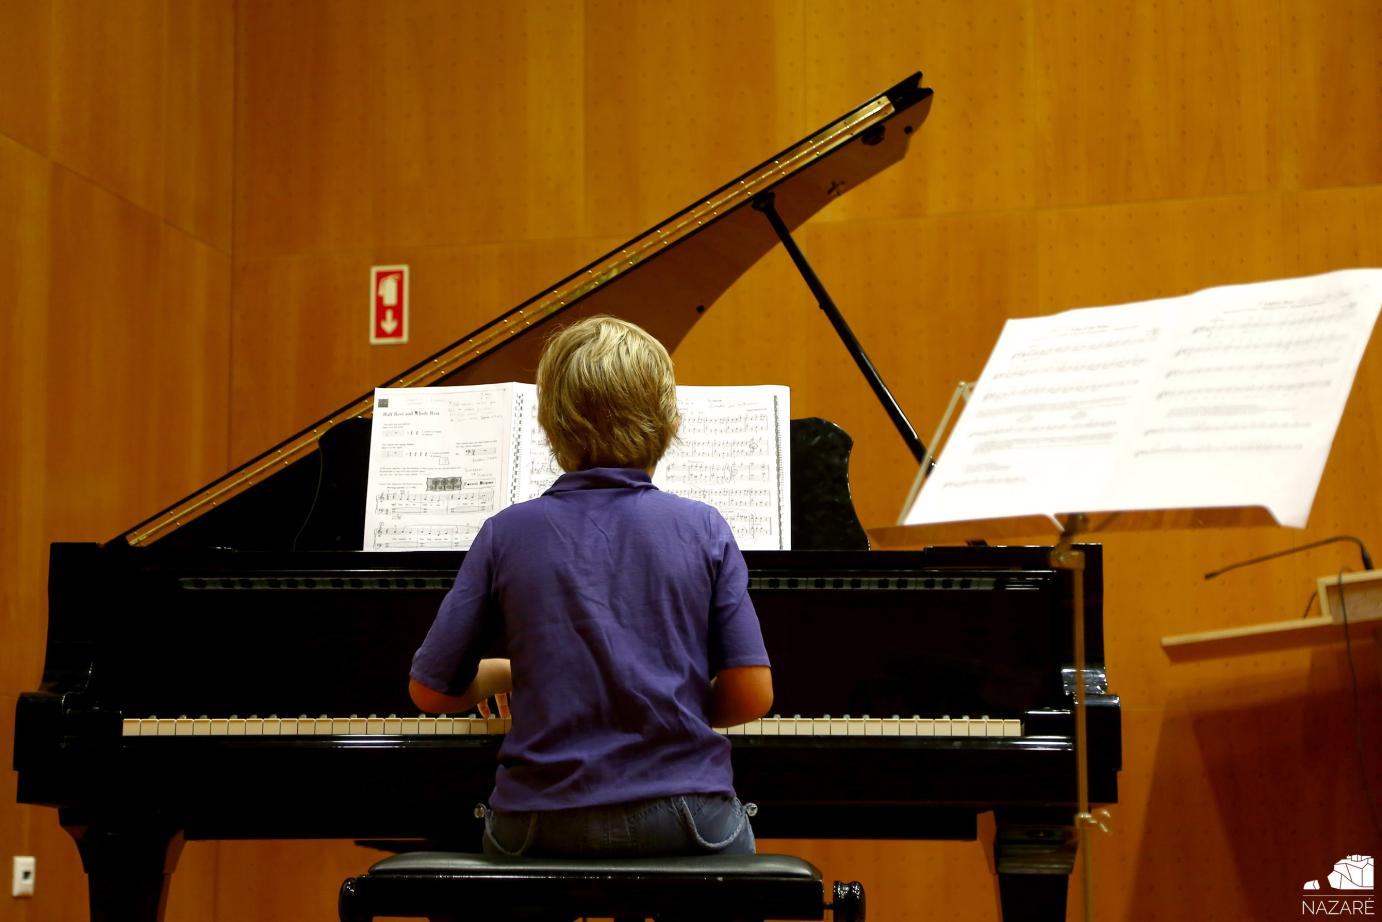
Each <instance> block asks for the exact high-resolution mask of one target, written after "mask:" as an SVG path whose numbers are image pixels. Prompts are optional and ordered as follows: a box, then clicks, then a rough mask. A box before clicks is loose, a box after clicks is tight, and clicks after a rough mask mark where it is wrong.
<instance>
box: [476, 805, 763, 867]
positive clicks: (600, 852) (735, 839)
mask: <svg viewBox="0 0 1382 922" xmlns="http://www.w3.org/2000/svg"><path fill="white" fill-rule="evenodd" d="M484 814H485V834H484V850H485V854H486V855H490V856H492V857H510V858H513V857H518V856H520V855H534V856H548V857H568V858H601V857H610V858H619V857H622V858H638V857H642V858H655V857H659V856H667V855H751V854H753V852H754V839H753V827H752V826H751V825H750V823H749V809H748V808H746V807H745V806H744V804H742V803H740V802H739V798H737V797H727V796H725V795H723V794H682V795H677V796H675V797H661V798H657V799H654V800H636V801H632V802H630V803H623V804H608V805H602V806H597V807H578V808H574V809H570V810H541V811H521V812H512V813H510V812H500V811H497V810H490V809H489V808H485V811H484Z"/></svg>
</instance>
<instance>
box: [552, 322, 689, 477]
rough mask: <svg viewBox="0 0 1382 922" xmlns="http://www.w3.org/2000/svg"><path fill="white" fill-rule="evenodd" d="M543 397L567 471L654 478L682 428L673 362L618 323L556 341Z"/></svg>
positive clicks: (582, 328)
mask: <svg viewBox="0 0 1382 922" xmlns="http://www.w3.org/2000/svg"><path fill="white" fill-rule="evenodd" d="M537 394H538V398H537V418H538V422H539V423H541V424H542V429H543V431H544V432H546V433H547V441H549V442H551V443H552V452H553V454H555V455H556V456H557V463H558V464H560V465H561V467H562V470H566V471H579V470H584V469H586V468H591V467H632V468H640V469H642V470H649V471H650V470H652V468H653V467H654V466H655V465H656V464H657V462H658V460H659V459H660V458H661V457H662V454H663V452H665V451H666V450H667V446H668V445H669V444H671V441H672V438H673V437H674V436H675V435H676V434H677V426H678V425H679V424H680V422H681V418H680V417H679V416H678V415H677V382H676V379H675V378H674V377H673V375H672V359H671V356H669V355H668V354H667V350H666V349H664V348H663V347H662V343H660V342H658V341H657V340H656V339H654V338H653V337H652V336H650V335H648V333H646V332H645V331H644V330H643V329H642V328H641V327H638V326H635V325H634V324H632V323H629V322H628V321H625V320H619V319H618V318H616V317H605V316H596V317H587V318H586V319H584V320H580V321H577V322H576V323H573V324H572V325H571V326H569V327H566V328H565V329H563V330H560V331H558V332H557V333H556V335H554V336H553V337H552V338H551V339H549V340H548V341H547V345H546V346H545V347H544V348H543V351H542V359H541V360H540V361H539V362H538V365H537Z"/></svg>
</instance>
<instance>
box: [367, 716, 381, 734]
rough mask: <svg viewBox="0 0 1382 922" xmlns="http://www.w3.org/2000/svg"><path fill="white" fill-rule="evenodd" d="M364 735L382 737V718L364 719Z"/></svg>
mask: <svg viewBox="0 0 1382 922" xmlns="http://www.w3.org/2000/svg"><path fill="white" fill-rule="evenodd" d="M365 733H367V734H369V735H370V736H383V735H384V718H382V717H368V718H366V719H365Z"/></svg>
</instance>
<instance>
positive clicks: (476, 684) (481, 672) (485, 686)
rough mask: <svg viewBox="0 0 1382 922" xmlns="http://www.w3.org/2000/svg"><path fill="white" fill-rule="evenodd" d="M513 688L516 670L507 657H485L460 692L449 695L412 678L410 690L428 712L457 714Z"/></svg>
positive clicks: (424, 710)
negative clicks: (514, 671)
mask: <svg viewBox="0 0 1382 922" xmlns="http://www.w3.org/2000/svg"><path fill="white" fill-rule="evenodd" d="M512 690H513V672H512V670H511V668H510V666H509V661H508V660H507V659H497V658H496V659H482V660H480V667H479V669H477V670H476V671H475V678H474V679H473V680H471V683H470V685H468V686H467V687H466V690H465V691H463V692H461V693H460V694H459V695H448V694H445V693H443V692H439V691H437V690H436V689H434V688H429V687H428V686H426V685H423V684H422V683H421V682H419V681H418V680H417V679H410V680H409V681H408V693H409V695H410V696H411V697H412V699H413V703H414V704H416V705H417V706H418V708H420V709H421V710H422V711H423V712H425V713H428V714H453V713H455V712H457V711H468V710H470V709H471V708H473V707H475V705H476V704H478V703H480V702H481V701H483V700H485V699H486V698H490V697H493V696H494V695H498V694H501V693H503V692H508V691H512Z"/></svg>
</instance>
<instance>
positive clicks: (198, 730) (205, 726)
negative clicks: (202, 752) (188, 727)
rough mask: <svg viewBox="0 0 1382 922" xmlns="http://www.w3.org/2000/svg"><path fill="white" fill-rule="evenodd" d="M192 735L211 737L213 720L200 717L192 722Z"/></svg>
mask: <svg viewBox="0 0 1382 922" xmlns="http://www.w3.org/2000/svg"><path fill="white" fill-rule="evenodd" d="M192 735H193V736H210V735H211V720H210V719H209V718H206V717H198V718H197V719H196V720H194V721H192Z"/></svg>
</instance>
